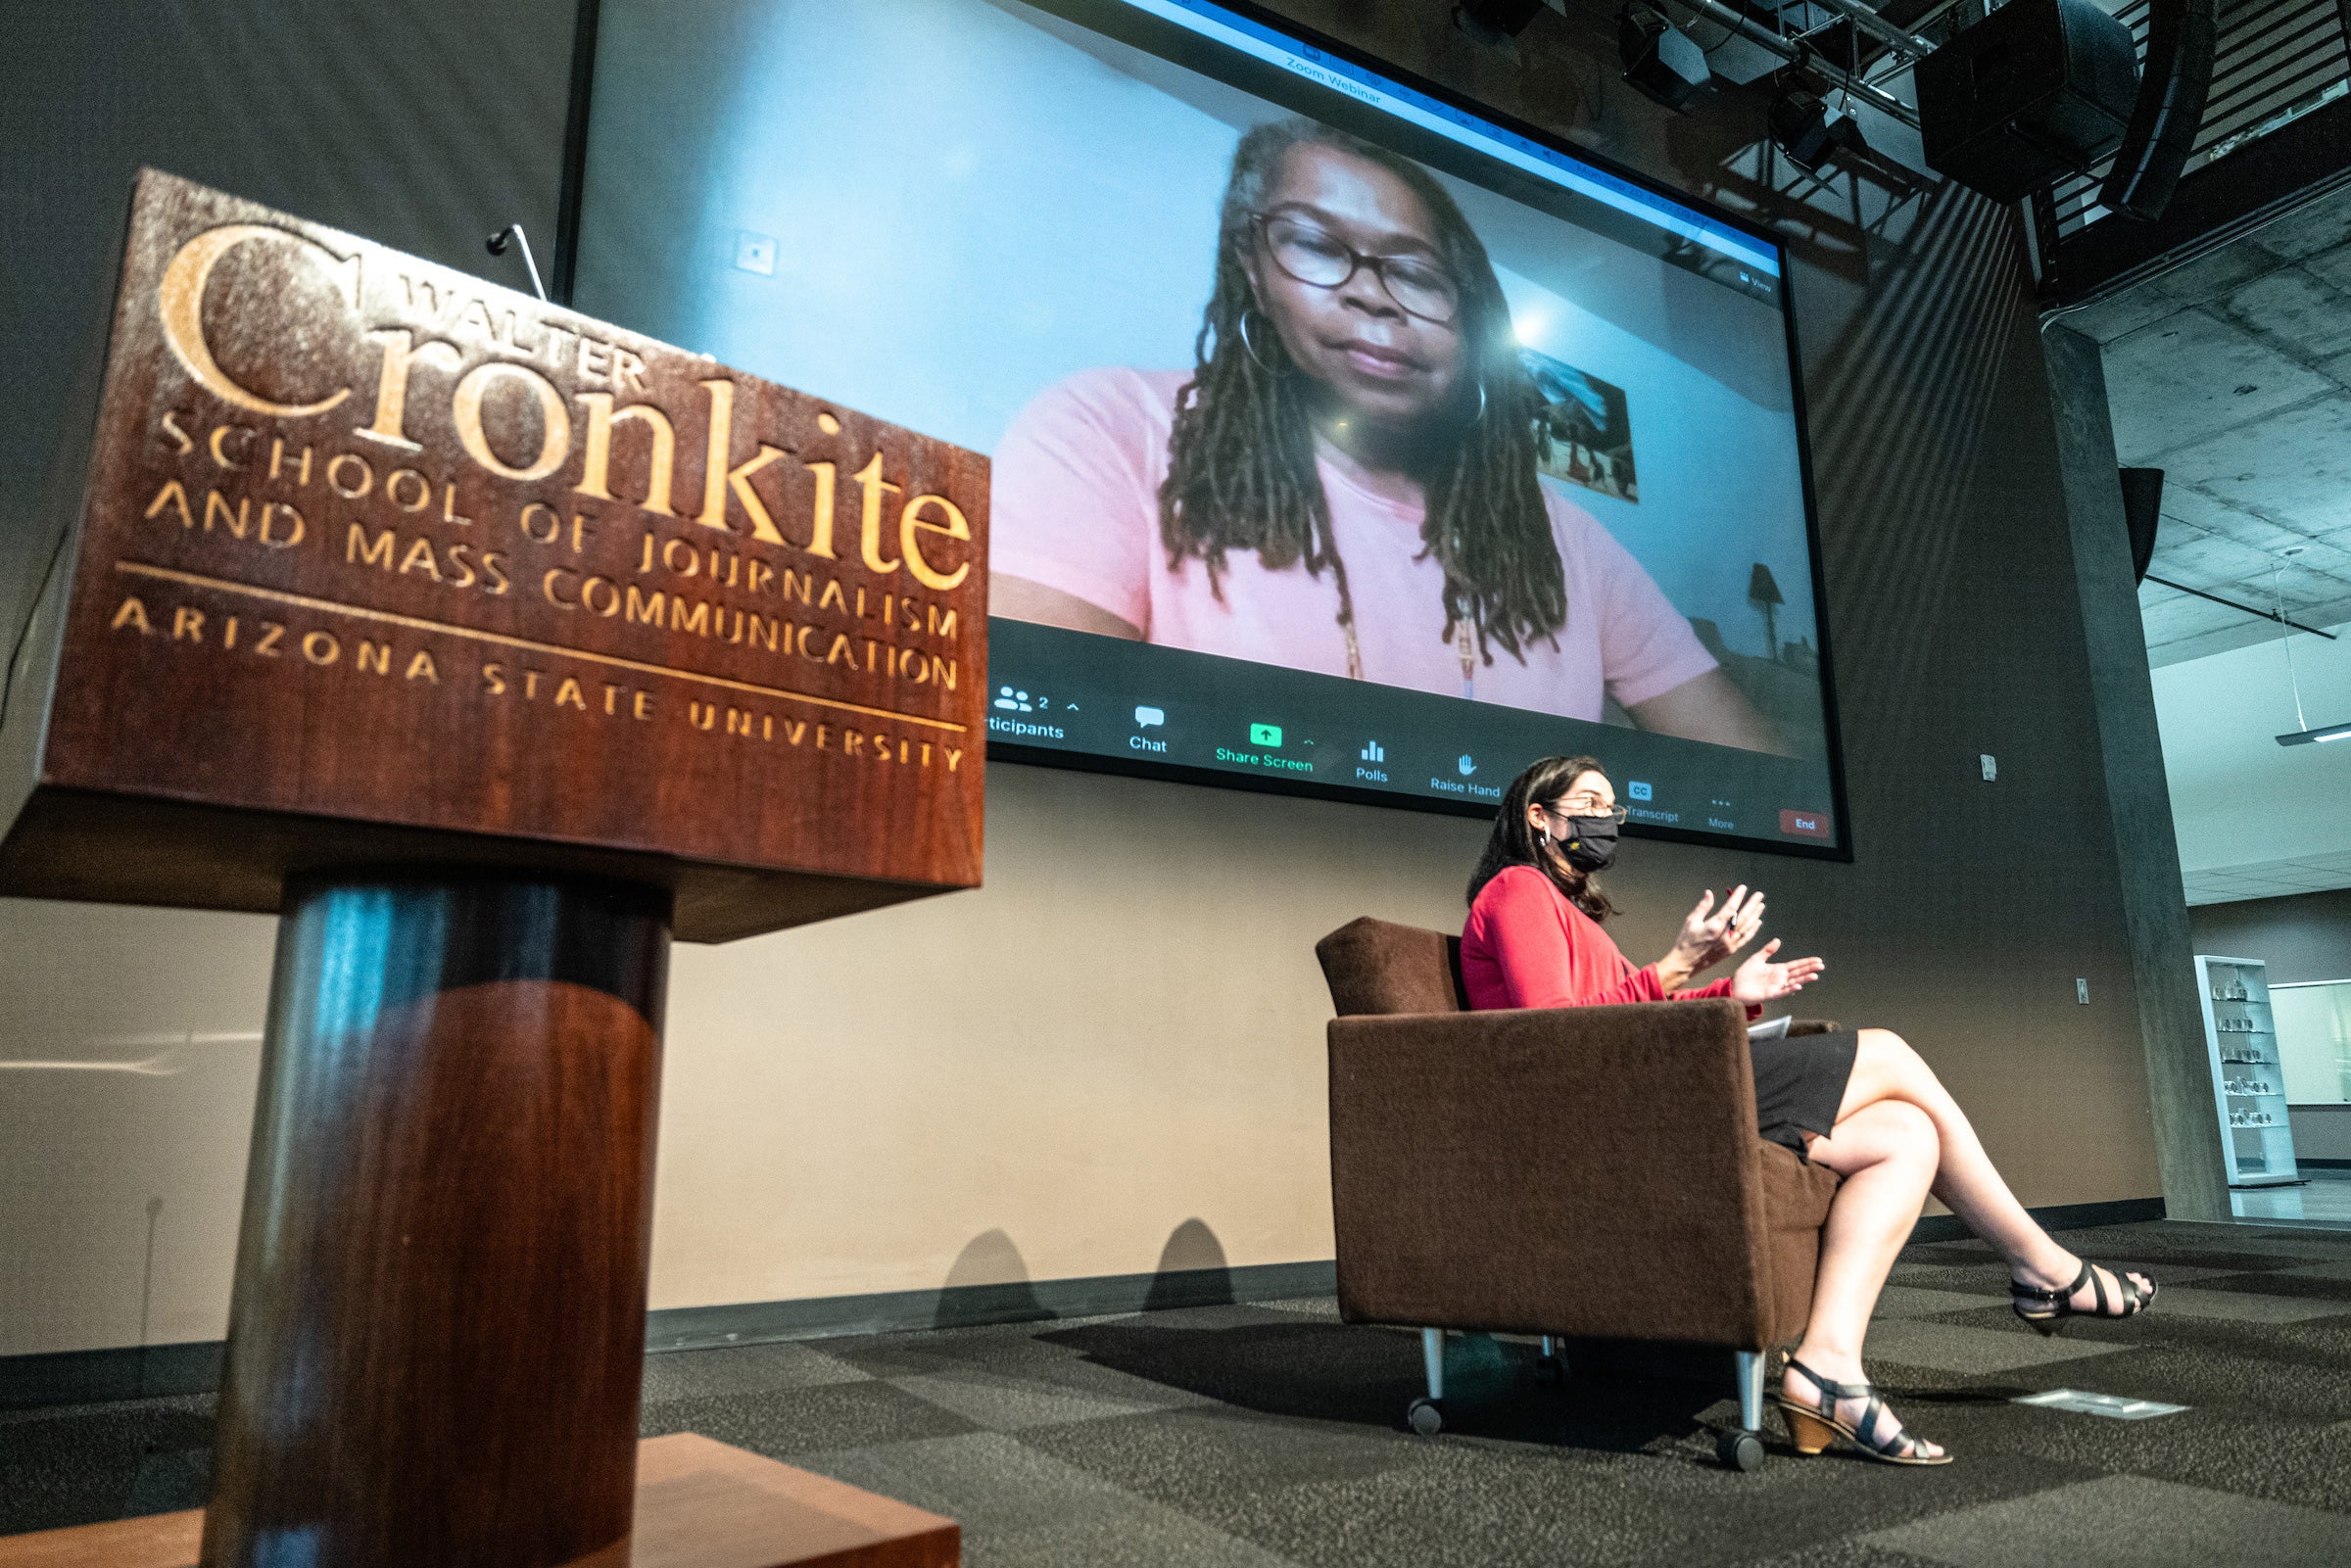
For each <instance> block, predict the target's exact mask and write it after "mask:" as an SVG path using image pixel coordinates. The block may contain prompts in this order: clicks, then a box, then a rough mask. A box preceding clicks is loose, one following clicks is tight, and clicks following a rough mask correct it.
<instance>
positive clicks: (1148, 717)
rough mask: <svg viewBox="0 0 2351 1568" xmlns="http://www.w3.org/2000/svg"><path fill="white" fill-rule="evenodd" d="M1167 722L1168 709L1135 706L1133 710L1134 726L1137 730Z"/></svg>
mask: <svg viewBox="0 0 2351 1568" xmlns="http://www.w3.org/2000/svg"><path fill="white" fill-rule="evenodd" d="M1167 722H1168V710H1167V709H1165V708H1137V709H1135V710H1134V727H1135V728H1136V729H1137V730H1148V729H1150V728H1151V727H1152V726H1153V725H1155V724H1166V723H1167Z"/></svg>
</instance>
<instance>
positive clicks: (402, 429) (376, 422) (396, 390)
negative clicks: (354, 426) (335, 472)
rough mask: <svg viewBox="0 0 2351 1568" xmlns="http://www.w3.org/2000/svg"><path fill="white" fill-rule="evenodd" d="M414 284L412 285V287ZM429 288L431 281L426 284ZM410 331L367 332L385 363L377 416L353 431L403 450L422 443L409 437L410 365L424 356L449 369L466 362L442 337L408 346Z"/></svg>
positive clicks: (379, 375) (419, 448)
mask: <svg viewBox="0 0 2351 1568" xmlns="http://www.w3.org/2000/svg"><path fill="white" fill-rule="evenodd" d="M414 286H415V285H414V284H412V283H411V284H410V287H411V289H413V288H414ZM425 287H426V288H428V289H429V288H430V287H431V285H430V284H426V285H425ZM410 336H411V334H410V333H409V332H408V328H406V327H384V328H381V329H379V330H377V331H374V332H370V333H368V334H367V341H368V342H369V343H372V344H374V345H376V346H377V347H378V348H379V349H381V350H382V351H383V361H384V362H383V365H382V368H380V369H379V370H377V372H376V376H375V417H374V418H373V419H370V420H369V421H368V422H367V423H366V424H365V425H363V426H361V427H360V429H358V430H355V431H353V432H352V434H353V435H355V436H358V437H359V438H360V440H361V441H376V442H381V443H383V445H385V446H387V447H395V448H398V449H399V450H400V451H423V450H424V446H423V443H421V442H415V441H410V440H409V439H408V367H409V366H410V365H412V364H414V363H415V362H416V361H417V360H419V359H422V360H423V361H424V362H425V363H427V364H437V365H440V366H441V367H442V368H443V369H446V370H455V369H456V367H457V366H459V365H461V364H463V363H464V362H465V356H463V355H461V354H459V353H458V352H457V346H456V344H454V343H444V342H442V341H441V340H440V339H439V338H427V339H426V340H425V341H424V342H422V343H419V344H416V345H415V346H414V347H412V348H411V347H410V346H409V339H410Z"/></svg>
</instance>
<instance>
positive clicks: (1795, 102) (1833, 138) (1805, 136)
mask: <svg viewBox="0 0 2351 1568" xmlns="http://www.w3.org/2000/svg"><path fill="white" fill-rule="evenodd" d="M1765 125H1766V128H1767V129H1768V130H1769V131H1770V133H1771V142H1772V145H1773V146H1775V147H1777V148H1778V149H1779V150H1780V151H1781V152H1782V153H1783V154H1785V155H1786V157H1787V159H1788V161H1789V162H1790V163H1792V164H1794V165H1796V166H1798V167H1799V168H1801V169H1803V170H1804V171H1805V172H1806V173H1808V174H1817V173H1818V172H1820V169H1821V166H1823V165H1826V164H1833V163H1836V162H1837V161H1838V160H1840V159H1841V158H1843V157H1844V156H1846V155H1847V154H1848V153H1851V152H1854V151H1856V150H1858V149H1860V148H1861V147H1863V146H1866V145H1867V144H1866V143H1865V142H1864V141H1863V140H1862V139H1861V126H1860V122H1859V121H1857V120H1855V119H1853V117H1852V116H1851V115H1849V114H1847V113H1846V112H1844V111H1843V110H1837V109H1831V108H1830V107H1829V106H1828V105H1827V104H1825V103H1823V102H1822V101H1821V100H1820V98H1819V97H1817V96H1816V95H1814V94H1812V93H1809V92H1806V91H1805V90H1804V89H1803V88H1801V87H1788V88H1784V89H1783V90H1782V91H1781V93H1780V95H1779V96H1778V97H1776V98H1774V99H1773V100H1772V101H1771V110H1770V112H1769V114H1768V115H1767V116H1766V118H1765Z"/></svg>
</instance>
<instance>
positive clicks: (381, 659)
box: [304, 638, 392, 675]
mask: <svg viewBox="0 0 2351 1568" xmlns="http://www.w3.org/2000/svg"><path fill="white" fill-rule="evenodd" d="M304 650H305V651H306V652H307V651H308V650H309V640H308V639H305V640H304ZM330 662H331V661H330ZM356 662H357V663H358V665H359V668H360V672H361V673H362V674H365V673H373V674H376V675H390V674H391V673H392V644H391V643H389V642H374V641H368V640H367V639H366V638H361V639H360V650H359V657H358V659H357V661H356Z"/></svg>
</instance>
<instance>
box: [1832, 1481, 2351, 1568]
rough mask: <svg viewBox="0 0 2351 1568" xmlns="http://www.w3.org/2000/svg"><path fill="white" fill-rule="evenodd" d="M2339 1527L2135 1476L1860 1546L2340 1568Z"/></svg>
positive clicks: (2141, 1562)
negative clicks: (1873, 1545) (1874, 1545)
mask: <svg viewBox="0 0 2351 1568" xmlns="http://www.w3.org/2000/svg"><path fill="white" fill-rule="evenodd" d="M2346 1523H2347V1521H2346V1520H2345V1519H2344V1517H2343V1516H2342V1515H2341V1514H2338V1513H2325V1512H2321V1511H2319V1510H2317V1509H2312V1508H2297V1507H2294V1506H2291V1505H2290V1504H2286V1503H2278V1502H2266V1501H2263V1500H2260V1499H2258V1498H2254V1497H2238V1496H2235V1495H2232V1494H2231V1493H2226V1492H2215V1491H2212V1490H2211V1489H2209V1488H2205V1487H2191V1486H2182V1485H2179V1484H2178V1483H2176V1482H2169V1481H2153V1480H2149V1479H2147V1478H2146V1477H2144V1476H2134V1475H2112V1476H2102V1477H2100V1478H2099V1479H2097V1480H2095V1481H2084V1482H2079V1483H2077V1484H2075V1485H2073V1486H2069V1487H2059V1488H2056V1489H2054V1490H2051V1491H2048V1492H2042V1493H2036V1494H2035V1495H2033V1496H2032V1497H2017V1498H2010V1499H2008V1500H2006V1501H2002V1502H1993V1503H1984V1504H1981V1505H1979V1506H1977V1507H1973V1508H1967V1509H1961V1510H1958V1511H1955V1512H1952V1513H1947V1514H1942V1515H1938V1516H1937V1517H1935V1518H1932V1519H1925V1520H1921V1521H1919V1522H1917V1523H1915V1524H1909V1525H1904V1526H1901V1527H1899V1528H1897V1529H1894V1530H1888V1531H1883V1532H1877V1533H1873V1534H1871V1535H1869V1536H1867V1537H1865V1538H1864V1539H1865V1540H1866V1541H1867V1542H1869V1543H1870V1544H1877V1545H1885V1546H1891V1547H1893V1548H1895V1549H1896V1550H1900V1551H1907V1552H1912V1553H1914V1554H1916V1555H1918V1556H1921V1557H1924V1558H1926V1559H1927V1560H1928V1561H1930V1562H1936V1563H1945V1564H1949V1565H1950V1568H2015V1565H2016V1564H2018V1563H2020V1562H2046V1563H2082V1562H2122V1561H2129V1562H2131V1563H2134V1564H2135V1565H2137V1568H2214V1565H2215V1564H2221V1563H2247V1564H2252V1563H2258V1564H2260V1565H2261V1568H2341V1564H2342V1563H2343V1561H2344V1558H2345V1555H2346V1547H2347V1545H2351V1530H2347V1529H2346Z"/></svg>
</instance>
